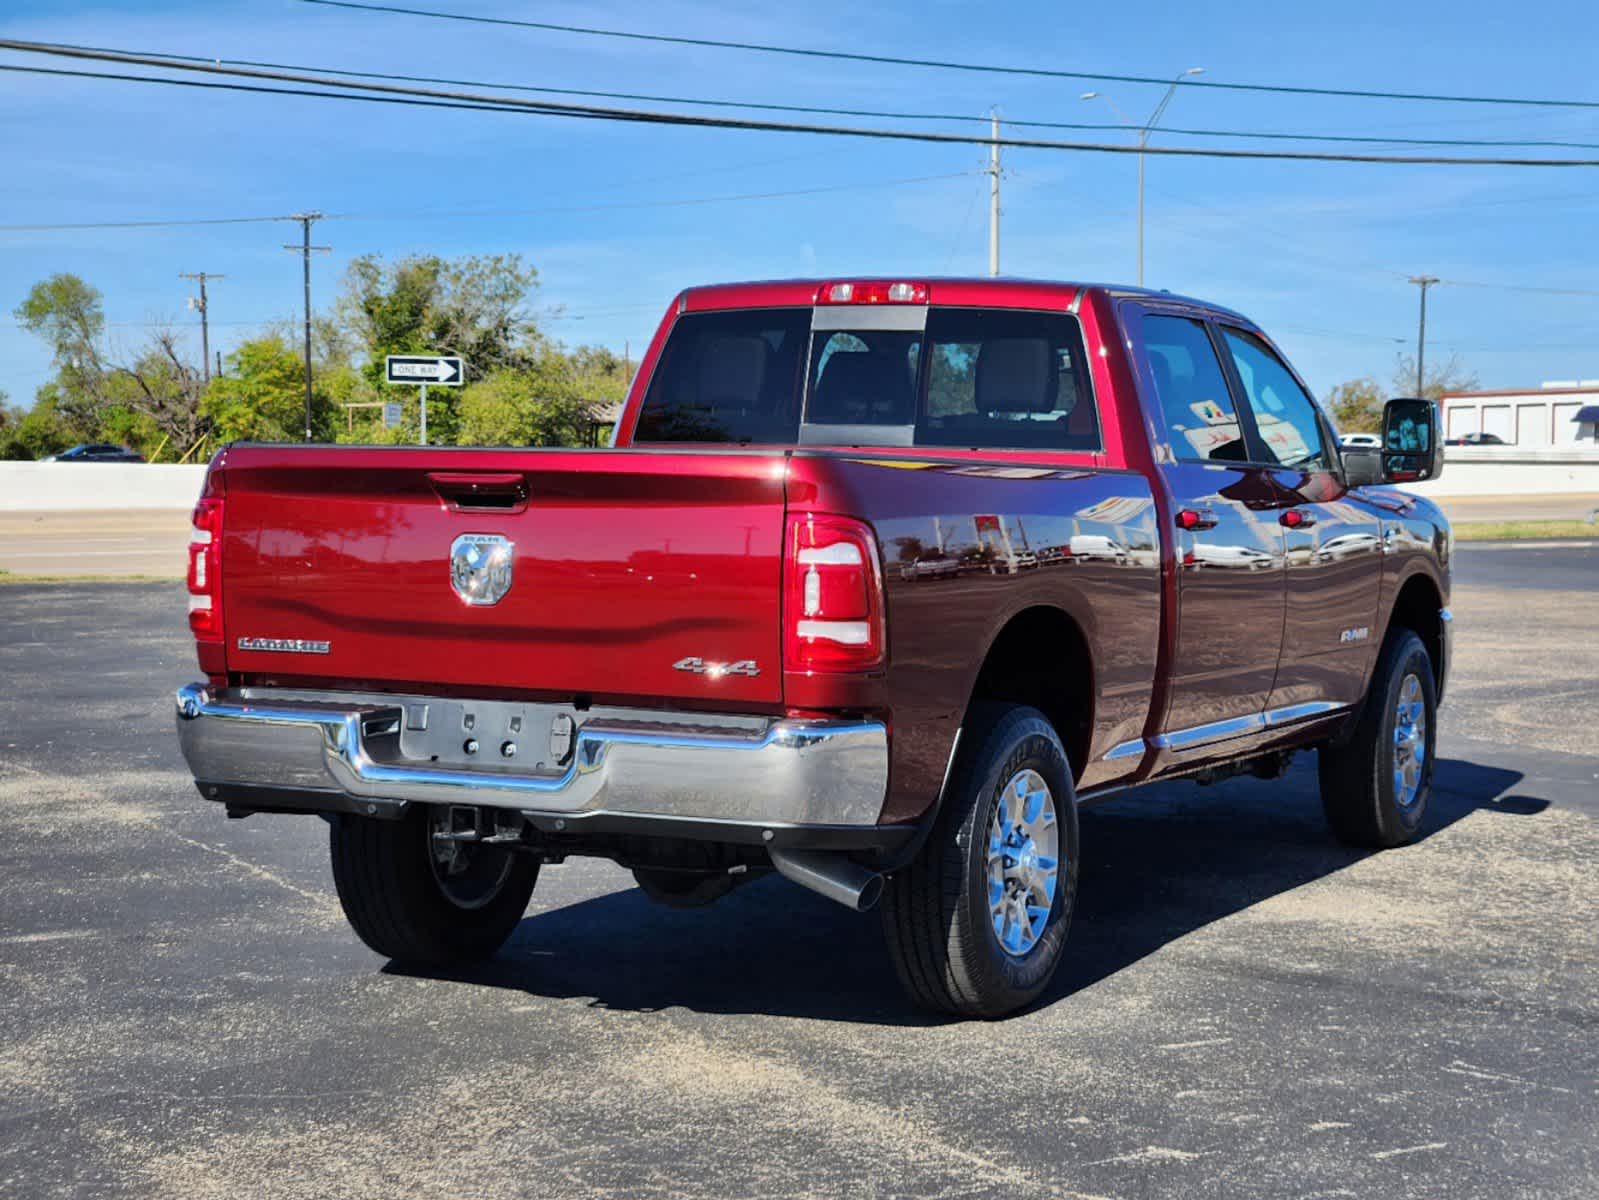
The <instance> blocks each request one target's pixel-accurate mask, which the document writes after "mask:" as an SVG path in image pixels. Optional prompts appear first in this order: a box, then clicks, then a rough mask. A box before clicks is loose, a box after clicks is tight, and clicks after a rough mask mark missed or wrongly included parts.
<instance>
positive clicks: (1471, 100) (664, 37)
mask: <svg viewBox="0 0 1599 1200" xmlns="http://www.w3.org/2000/svg"><path fill="white" fill-rule="evenodd" d="M301 2H302V3H305V4H317V5H321V6H323V7H326V8H347V9H355V10H357V11H360V12H371V13H388V14H392V15H398V16H407V17H428V18H432V19H434V20H440V21H461V22H468V23H472V24H479V25H500V26H512V27H516V28H521V29H542V30H545V31H547V32H551V33H571V34H581V35H583V36H586V37H605V38H620V39H624V40H627V41H637V42H659V43H666V44H669V45H676V46H698V47H709V48H711V49H716V50H749V51H756V52H758V53H762V54H787V55H792V56H796V57H800V58H828V59H835V60H842V61H845V62H861V63H875V64H878V65H888V66H898V67H928V68H933V69H936V70H941V71H973V72H980V73H983V74H990V75H1028V76H1034V77H1037V78H1044V79H1092V80H1103V81H1109V82H1113V83H1143V84H1153V85H1159V86H1160V87H1165V86H1167V85H1168V84H1169V83H1171V79H1170V78H1168V77H1165V76H1158V75H1114V74H1108V73H1105V72H1094V71H1062V70H1055V69H1048V68H1044V67H1019V66H1008V65H1004V64H999V63H970V62H957V61H953V60H948V59H936V58H902V57H899V56H898V55H892V54H863V53H859V52H852V51H847V50H814V49H807V48H805V47H801V46H776V45H769V44H766V43H762V42H732V41H722V40H720V39H717V38H697V37H684V36H681V35H673V34H665V33H637V32H634V31H631V30H623V29H597V28H594V27H592V26H586V25H562V24H557V23H555V22H553V21H525V20H518V19H515V18H511V17H484V16H476V15H472V14H468V13H450V12H438V11H435V10H433V9H425V8H404V7H401V6H399V5H395V4H361V3H356V2H355V0H301ZM1182 86H1183V87H1197V88H1216V89H1220V90H1224V91H1235V92H1270V93H1275V94H1278V95H1296V96H1346V97H1353V98H1356V99H1363V100H1425V101H1433V102H1437V103H1445V104H1512V105H1527V106H1531V107H1536V108H1599V100H1557V99H1543V98H1532V97H1524V96H1462V95H1445V94H1439V93H1433V92H1390V91H1375V90H1370V91H1368V90H1363V89H1359V88H1329V87H1306V86H1295V85H1289V84H1269V83H1228V82H1226V81H1225V80H1215V79H1187V80H1184V81H1183V83H1182Z"/></svg>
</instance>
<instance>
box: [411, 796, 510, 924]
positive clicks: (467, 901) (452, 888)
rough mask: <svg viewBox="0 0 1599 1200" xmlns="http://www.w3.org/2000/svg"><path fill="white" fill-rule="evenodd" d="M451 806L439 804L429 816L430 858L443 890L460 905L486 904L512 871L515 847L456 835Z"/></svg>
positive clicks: (434, 876) (498, 892)
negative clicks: (486, 844) (452, 829)
mask: <svg viewBox="0 0 1599 1200" xmlns="http://www.w3.org/2000/svg"><path fill="white" fill-rule="evenodd" d="M449 814H450V810H449V808H448V807H445V806H435V807H433V808H432V809H431V810H430V812H429V819H428V862H429V864H431V866H432V867H433V878H434V881H435V882H437V883H438V885H439V891H441V892H443V893H444V896H445V898H446V899H447V900H449V901H450V903H451V904H453V905H455V906H456V907H457V908H465V909H473V908H482V907H483V906H484V905H485V904H488V903H489V902H491V901H492V900H493V899H494V898H495V897H496V896H498V895H499V894H500V889H501V888H503V887H504V886H505V881H506V880H507V879H509V878H510V875H511V851H509V850H506V849H504V848H503V847H500V846H485V845H483V844H482V843H481V842H477V841H464V840H461V839H460V838H458V837H455V836H452V831H451V828H450V815H449Z"/></svg>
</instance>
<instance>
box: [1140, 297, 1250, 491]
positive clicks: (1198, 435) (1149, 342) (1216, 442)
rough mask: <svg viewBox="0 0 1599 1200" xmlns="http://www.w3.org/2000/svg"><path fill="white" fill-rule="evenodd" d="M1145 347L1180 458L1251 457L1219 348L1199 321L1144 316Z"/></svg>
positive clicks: (1243, 459)
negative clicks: (1219, 355)
mask: <svg viewBox="0 0 1599 1200" xmlns="http://www.w3.org/2000/svg"><path fill="white" fill-rule="evenodd" d="M1144 352H1145V354H1146V355H1148V358H1149V371H1150V374H1151V375H1153V376H1154V377H1155V395H1156V396H1157V397H1158V398H1159V400H1160V407H1161V411H1162V412H1163V413H1164V414H1165V416H1166V433H1167V436H1168V437H1169V438H1170V439H1171V448H1172V452H1173V453H1174V454H1176V455H1177V457H1178V458H1190V459H1193V458H1198V459H1214V460H1216V461H1220V462H1247V461H1248V459H1249V453H1248V450H1247V448H1246V447H1245V445H1244V434H1243V429H1242V427H1241V426H1240V425H1239V424H1238V413H1237V412H1236V411H1235V410H1234V409H1233V398H1232V393H1231V392H1230V391H1229V390H1228V388H1227V377H1226V376H1225V375H1224V374H1222V369H1221V363H1220V361H1218V360H1217V358H1216V348H1215V347H1214V346H1213V345H1211V341H1210V335H1209V334H1208V333H1207V332H1206V331H1205V326H1204V325H1203V324H1202V323H1201V322H1199V321H1191V320H1189V319H1188V318H1186V317H1160V316H1147V317H1145V318H1144Z"/></svg>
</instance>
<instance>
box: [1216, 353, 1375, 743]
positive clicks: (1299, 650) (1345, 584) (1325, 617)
mask: <svg viewBox="0 0 1599 1200" xmlns="http://www.w3.org/2000/svg"><path fill="white" fill-rule="evenodd" d="M1218 329H1219V331H1220V333H1221V341H1222V344H1223V345H1224V346H1225V347H1226V350H1227V356H1226V357H1227V365H1228V366H1229V367H1230V368H1231V370H1232V371H1233V374H1234V377H1235V378H1236V379H1237V381H1238V393H1239V395H1240V396H1242V397H1243V402H1244V404H1245V405H1246V406H1247V408H1248V412H1247V413H1245V424H1249V423H1251V420H1252V423H1253V424H1254V426H1255V433H1256V435H1257V439H1256V440H1257V441H1258V444H1259V445H1260V446H1261V448H1262V450H1263V452H1264V459H1265V461H1266V462H1267V463H1268V464H1269V465H1270V470H1269V475H1270V477H1271V482H1272V484H1273V486H1274V487H1275V488H1276V489H1277V491H1278V493H1279V495H1280V499H1279V501H1278V505H1279V507H1278V510H1277V511H1276V512H1275V513H1274V514H1273V516H1274V517H1275V518H1276V520H1277V521H1278V522H1279V524H1280V526H1281V527H1282V530H1283V535H1284V551H1285V555H1286V559H1287V572H1286V575H1287V593H1288V597H1287V622H1286V624H1285V625H1284V628H1283V646H1282V660H1281V662H1280V663H1279V665H1278V668H1277V680H1276V683H1275V684H1274V686H1273V687H1272V692H1271V699H1270V700H1269V701H1268V702H1267V708H1268V709H1269V710H1271V711H1272V712H1273V714H1275V716H1276V719H1277V720H1288V719H1292V718H1294V717H1311V716H1315V715H1317V713H1318V712H1325V711H1330V710H1332V709H1335V708H1342V707H1345V706H1347V705H1352V704H1354V703H1355V702H1357V701H1358V700H1359V699H1360V696H1361V690H1362V686H1363V684H1364V682H1365V678H1366V673H1367V668H1368V667H1369V665H1370V663H1371V658H1372V655H1374V654H1375V653H1376V652H1377V648H1378V643H1379V642H1380V641H1381V640H1382V630H1381V629H1380V628H1379V627H1378V624H1377V604H1378V593H1379V590H1380V588H1381V583H1382V558H1383V544H1382V525H1381V522H1380V521H1379V520H1378V518H1377V515H1376V512H1375V510H1374V509H1372V507H1371V506H1370V505H1369V504H1367V503H1366V502H1365V501H1364V500H1363V499H1361V497H1360V496H1359V494H1358V493H1354V492H1350V491H1349V490H1348V489H1346V488H1345V486H1344V481H1343V474H1342V471H1341V469H1340V466H1339V462H1338V458H1337V451H1336V450H1335V449H1334V445H1335V443H1334V442H1333V439H1332V437H1331V430H1330V428H1329V427H1328V425H1327V422H1326V421H1325V420H1324V419H1322V417H1321V415H1320V413H1319V412H1318V411H1317V408H1316V403H1315V401H1314V400H1312V399H1311V398H1310V393H1309V392H1308V391H1307V390H1306V389H1305V388H1304V386H1303V385H1302V384H1301V383H1300V382H1299V380H1298V379H1297V378H1296V377H1295V376H1294V374H1293V372H1292V371H1291V370H1289V368H1288V366H1287V364H1286V363H1284V362H1283V360H1282V359H1281V358H1280V357H1279V356H1278V355H1277V353H1276V352H1275V351H1274V350H1273V349H1272V347H1271V346H1270V345H1269V344H1268V343H1267V342H1266V341H1265V339H1263V338H1261V337H1260V336H1258V335H1257V334H1254V333H1251V332H1249V331H1248V330H1244V329H1237V328H1233V327H1231V326H1228V325H1221V326H1218Z"/></svg>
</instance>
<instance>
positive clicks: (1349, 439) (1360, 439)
mask: <svg viewBox="0 0 1599 1200" xmlns="http://www.w3.org/2000/svg"><path fill="white" fill-rule="evenodd" d="M1338 444H1339V445H1340V446H1370V447H1371V448H1372V449H1373V450H1381V449H1382V438H1380V437H1378V436H1377V435H1376V434H1375V433H1345V434H1341V435H1339V438H1338Z"/></svg>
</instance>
